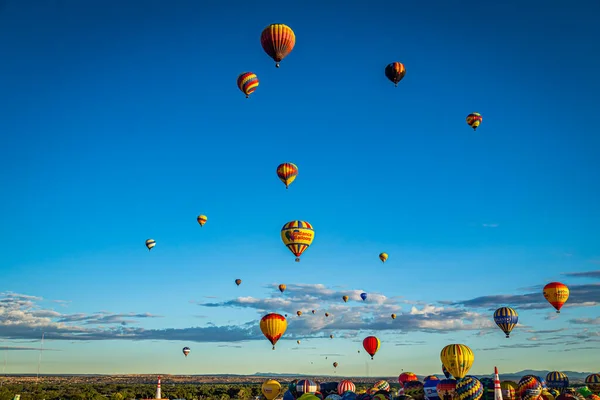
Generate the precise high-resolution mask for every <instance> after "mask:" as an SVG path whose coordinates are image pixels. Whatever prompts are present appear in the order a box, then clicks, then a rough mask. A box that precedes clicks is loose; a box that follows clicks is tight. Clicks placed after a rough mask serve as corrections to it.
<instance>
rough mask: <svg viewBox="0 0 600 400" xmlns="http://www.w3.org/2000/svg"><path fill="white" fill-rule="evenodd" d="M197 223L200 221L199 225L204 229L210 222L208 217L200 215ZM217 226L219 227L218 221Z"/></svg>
mask: <svg viewBox="0 0 600 400" xmlns="http://www.w3.org/2000/svg"><path fill="white" fill-rule="evenodd" d="M196 221H198V223H199V224H200V226H201V227H202V226H204V224H205V223H206V221H208V217H207V216H206V215H198V218H196ZM217 225H219V224H218V221H217Z"/></svg>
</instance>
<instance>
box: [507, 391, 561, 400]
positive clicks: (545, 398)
mask: <svg viewBox="0 0 600 400" xmlns="http://www.w3.org/2000/svg"><path fill="white" fill-rule="evenodd" d="M540 397H541V399H542V400H555V399H556V397H554V395H553V394H552V393H550V392H549V391H547V390H542V394H541V395H540ZM503 400H504V399H503Z"/></svg>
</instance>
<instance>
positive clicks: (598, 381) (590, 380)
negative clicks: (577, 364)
mask: <svg viewBox="0 0 600 400" xmlns="http://www.w3.org/2000/svg"><path fill="white" fill-rule="evenodd" d="M585 384H586V385H587V387H588V388H589V389H590V390H591V391H592V393H594V394H600V374H591V375H588V376H587V377H586V378H585Z"/></svg>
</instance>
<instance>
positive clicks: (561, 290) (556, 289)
mask: <svg viewBox="0 0 600 400" xmlns="http://www.w3.org/2000/svg"><path fill="white" fill-rule="evenodd" d="M544 297H545V298H546V300H547V301H548V303H550V304H552V307H554V308H555V309H556V312H557V313H560V309H561V308H562V306H563V305H564V304H565V303H566V302H567V300H568V299H569V288H568V287H567V285H565V284H562V283H560V282H550V283H549V284H547V285H546V286H544Z"/></svg>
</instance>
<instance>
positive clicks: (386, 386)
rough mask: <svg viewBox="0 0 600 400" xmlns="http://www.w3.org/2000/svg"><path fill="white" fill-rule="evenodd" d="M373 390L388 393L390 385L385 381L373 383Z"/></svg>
mask: <svg viewBox="0 0 600 400" xmlns="http://www.w3.org/2000/svg"><path fill="white" fill-rule="evenodd" d="M373 388H374V389H377V390H383V391H385V392H389V391H390V384H389V382H388V381H385V380H383V379H382V380H380V381H377V382H375V384H374V385H373Z"/></svg>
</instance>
